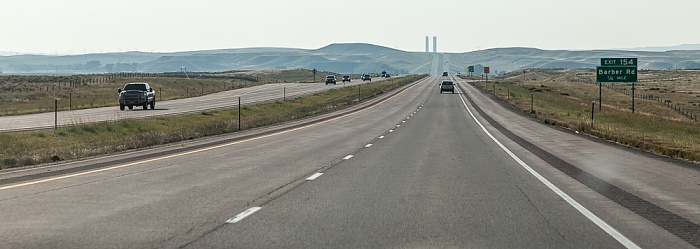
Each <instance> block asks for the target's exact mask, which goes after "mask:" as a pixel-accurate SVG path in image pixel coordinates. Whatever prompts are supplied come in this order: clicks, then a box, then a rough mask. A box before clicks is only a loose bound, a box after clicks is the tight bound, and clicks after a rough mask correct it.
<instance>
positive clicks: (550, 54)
mask: <svg viewBox="0 0 700 249" xmlns="http://www.w3.org/2000/svg"><path fill="white" fill-rule="evenodd" d="M686 47H688V46H686ZM691 47H692V46H691ZM447 55H448V57H449V59H450V62H451V64H452V68H451V69H452V70H453V71H461V72H463V71H464V68H465V67H466V66H468V65H488V66H490V67H491V68H492V70H498V71H500V72H506V71H512V70H518V69H526V68H595V66H597V65H598V64H599V63H600V58H602V57H635V58H639V68H640V69H700V51H699V50H671V51H658V52H655V51H626V50H592V51H568V50H541V49H535V48H496V49H487V50H480V51H474V52H467V53H449V54H447ZM431 61H432V53H424V52H407V51H402V50H397V49H392V48H388V47H383V46H377V45H372V44H364V43H346V44H331V45H328V46H325V47H322V48H319V49H294V48H242V49H222V50H203V51H188V52H175V53H146V52H124V53H98V54H82V55H65V56H51V55H7V56H0V72H1V73H4V74H75V73H110V72H175V71H180V70H181V69H184V68H186V70H187V71H225V70H258V69H286V68H307V69H312V68H316V69H318V70H321V71H332V72H338V73H367V72H379V71H382V70H387V71H389V72H392V73H400V74H404V73H427V72H428V71H429V70H430V67H429V66H428V67H426V66H425V65H426V63H430V62H431Z"/></svg>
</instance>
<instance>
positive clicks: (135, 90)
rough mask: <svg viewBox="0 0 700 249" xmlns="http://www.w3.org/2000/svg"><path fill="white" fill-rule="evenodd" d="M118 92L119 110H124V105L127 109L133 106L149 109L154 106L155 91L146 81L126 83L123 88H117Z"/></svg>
mask: <svg viewBox="0 0 700 249" xmlns="http://www.w3.org/2000/svg"><path fill="white" fill-rule="evenodd" d="M117 93H118V94H119V110H122V111H123V110H124V107H127V106H128V107H129V110H131V109H133V108H134V106H143V109H144V110H146V109H148V106H149V105H150V106H151V110H153V109H154V108H155V107H156V91H155V90H153V88H151V86H150V85H148V83H146V82H132V83H126V85H124V89H121V88H119V89H117Z"/></svg>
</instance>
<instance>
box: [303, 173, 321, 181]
mask: <svg viewBox="0 0 700 249" xmlns="http://www.w3.org/2000/svg"><path fill="white" fill-rule="evenodd" d="M321 175H323V173H316V174H313V175H311V176H309V178H306V180H307V181H313V180H316V178H318V177H319V176H321Z"/></svg>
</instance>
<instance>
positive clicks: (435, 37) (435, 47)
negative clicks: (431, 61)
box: [433, 36, 437, 53]
mask: <svg viewBox="0 0 700 249" xmlns="http://www.w3.org/2000/svg"><path fill="white" fill-rule="evenodd" d="M433 53H437V36H433Z"/></svg>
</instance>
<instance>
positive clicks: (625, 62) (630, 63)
mask: <svg viewBox="0 0 700 249" xmlns="http://www.w3.org/2000/svg"><path fill="white" fill-rule="evenodd" d="M600 66H601V67H637V58H600Z"/></svg>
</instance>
